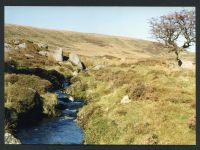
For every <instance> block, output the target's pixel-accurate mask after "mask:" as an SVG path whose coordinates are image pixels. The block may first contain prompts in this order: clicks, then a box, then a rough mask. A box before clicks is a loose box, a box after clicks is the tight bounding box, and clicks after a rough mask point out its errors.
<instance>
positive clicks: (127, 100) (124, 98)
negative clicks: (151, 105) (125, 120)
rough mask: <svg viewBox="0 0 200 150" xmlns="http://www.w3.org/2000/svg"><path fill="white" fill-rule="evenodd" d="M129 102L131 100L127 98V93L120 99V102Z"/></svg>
mask: <svg viewBox="0 0 200 150" xmlns="http://www.w3.org/2000/svg"><path fill="white" fill-rule="evenodd" d="M129 102H131V100H130V99H129V97H128V95H126V96H124V97H123V98H122V100H121V103H122V104H126V103H129Z"/></svg>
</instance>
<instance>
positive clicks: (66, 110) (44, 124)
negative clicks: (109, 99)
mask: <svg viewBox="0 0 200 150" xmlns="http://www.w3.org/2000/svg"><path fill="white" fill-rule="evenodd" d="M63 85H64V88H67V87H69V86H70V84H69V81H66V80H65V81H64V82H63ZM55 93H56V94H57V100H58V105H57V107H56V108H57V109H59V110H61V111H62V114H61V116H60V117H54V118H45V119H43V120H42V121H41V122H39V123H38V124H37V125H34V126H32V127H28V128H23V129H20V130H19V131H18V133H17V138H18V139H19V140H20V141H21V143H22V144H82V141H83V130H82V129H81V128H80V127H79V126H78V125H77V123H76V121H75V119H76V117H77V113H78V109H79V108H81V107H82V106H83V105H84V102H83V100H77V99H75V100H74V101H71V100H69V99H68V98H67V97H68V96H69V94H66V93H63V92H62V90H57V91H55Z"/></svg>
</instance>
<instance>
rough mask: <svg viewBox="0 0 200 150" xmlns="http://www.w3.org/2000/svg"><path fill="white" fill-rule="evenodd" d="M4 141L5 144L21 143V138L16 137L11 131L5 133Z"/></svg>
mask: <svg viewBox="0 0 200 150" xmlns="http://www.w3.org/2000/svg"><path fill="white" fill-rule="evenodd" d="M4 143H5V144H21V142H20V140H19V139H17V138H15V137H14V136H13V135H12V134H10V133H5V134H4Z"/></svg>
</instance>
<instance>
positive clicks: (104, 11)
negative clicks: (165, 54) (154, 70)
mask: <svg viewBox="0 0 200 150" xmlns="http://www.w3.org/2000/svg"><path fill="white" fill-rule="evenodd" d="M182 9H188V10H191V9H193V7H91V6H90V7H71V6H63V7H61V6H59V7H56V6H6V7H5V18H4V20H5V23H9V24H18V25H26V26H33V27H41V28H49V29H62V30H68V31H77V32H86V33H100V34H108V35H117V36H127V37H133V38H139V39H146V40H152V38H151V35H150V27H149V23H148V21H149V19H151V18H152V17H159V16H161V15H165V14H168V13H171V12H174V11H180V10H182ZM190 50H191V51H194V50H195V47H194V46H193V47H192V48H190Z"/></svg>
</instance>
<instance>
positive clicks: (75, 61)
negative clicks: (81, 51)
mask: <svg viewBox="0 0 200 150" xmlns="http://www.w3.org/2000/svg"><path fill="white" fill-rule="evenodd" d="M69 61H70V62H71V63H72V64H73V65H76V66H78V67H79V69H81V70H83V69H84V66H83V65H82V63H81V61H80V59H79V57H78V55H77V54H74V53H70V54H69Z"/></svg>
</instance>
